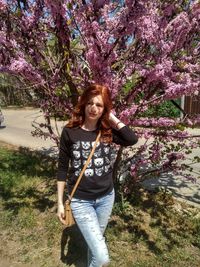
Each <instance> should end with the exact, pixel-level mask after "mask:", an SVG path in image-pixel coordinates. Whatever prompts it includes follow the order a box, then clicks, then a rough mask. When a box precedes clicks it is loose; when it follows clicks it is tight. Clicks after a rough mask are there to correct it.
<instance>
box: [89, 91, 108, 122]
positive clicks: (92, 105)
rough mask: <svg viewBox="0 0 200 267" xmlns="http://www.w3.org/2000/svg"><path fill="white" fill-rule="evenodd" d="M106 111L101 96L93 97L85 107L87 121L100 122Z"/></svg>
mask: <svg viewBox="0 0 200 267" xmlns="http://www.w3.org/2000/svg"><path fill="white" fill-rule="evenodd" d="M103 111H104V103H103V99H102V96H101V95H97V96H94V97H91V98H90V99H89V101H88V102H87V104H86V106H85V119H86V120H89V121H93V122H96V123H97V122H98V120H99V118H101V115H102V114H103Z"/></svg>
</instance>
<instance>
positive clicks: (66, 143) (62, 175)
mask: <svg viewBox="0 0 200 267" xmlns="http://www.w3.org/2000/svg"><path fill="white" fill-rule="evenodd" d="M69 160H70V139H69V136H68V133H67V128H66V127H64V128H63V130H62V134H61V138H60V149H59V159H58V172H57V180H58V181H66V177H67V171H68V167H69Z"/></svg>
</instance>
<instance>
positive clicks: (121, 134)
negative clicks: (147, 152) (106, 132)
mask: <svg viewBox="0 0 200 267" xmlns="http://www.w3.org/2000/svg"><path fill="white" fill-rule="evenodd" d="M137 141H138V137H137V136H136V134H135V133H134V131H133V130H132V129H131V128H129V127H128V126H124V127H122V128H121V129H120V130H118V131H117V130H115V129H113V142H114V143H116V144H119V145H122V146H132V145H135V144H136V143H137Z"/></svg>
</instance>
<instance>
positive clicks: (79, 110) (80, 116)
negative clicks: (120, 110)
mask: <svg viewBox="0 0 200 267" xmlns="http://www.w3.org/2000/svg"><path fill="white" fill-rule="evenodd" d="M97 95H101V97H102V99H103V103H104V110H103V114H102V116H101V118H100V119H99V121H98V125H97V126H98V128H99V129H101V132H102V135H101V136H102V140H103V141H105V142H111V141H112V131H111V125H110V122H109V114H110V111H111V109H112V100H111V94H110V91H109V89H108V88H107V87H106V86H104V85H100V84H90V85H89V86H88V87H87V88H86V89H85V90H84V92H83V94H82V95H81V97H80V99H79V101H78V103H77V105H76V106H75V109H74V112H73V115H72V118H71V120H70V121H69V122H68V123H67V127H69V128H73V127H79V126H81V125H82V124H83V123H84V121H85V106H86V105H87V103H88V101H89V100H90V99H91V98H92V97H95V96H97Z"/></svg>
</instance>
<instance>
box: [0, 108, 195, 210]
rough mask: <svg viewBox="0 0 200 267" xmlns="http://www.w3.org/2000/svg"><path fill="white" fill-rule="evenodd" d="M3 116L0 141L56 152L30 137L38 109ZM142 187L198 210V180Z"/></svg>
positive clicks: (154, 180)
mask: <svg viewBox="0 0 200 267" xmlns="http://www.w3.org/2000/svg"><path fill="white" fill-rule="evenodd" d="M3 114H4V116H5V121H4V123H3V124H2V126H1V127H0V140H1V141H4V142H7V143H10V144H13V145H19V146H25V147H29V148H32V149H37V150H40V151H45V152H50V153H51V151H52V149H55V150H56V147H55V144H54V143H53V142H52V141H51V140H49V139H47V140H44V139H41V138H36V137H33V136H32V135H31V131H32V130H33V129H34V128H33V127H32V121H34V120H35V121H37V122H43V118H42V114H41V113H40V111H39V110H38V109H26V110H23V109H18V110H11V109H5V110H3ZM64 124H65V123H64V122H59V124H58V129H59V131H61V129H62V127H63V126H64ZM193 131H194V134H200V132H199V129H197V130H193ZM141 142H142V141H140V143H141ZM199 154H200V153H199V148H198V149H196V150H194V151H193V155H199ZM194 170H195V171H196V173H197V174H196V177H197V178H198V177H199V175H200V163H199V164H196V165H195V166H194ZM144 185H145V186H146V187H149V188H154V187H157V186H161V187H164V188H165V187H167V188H168V189H170V190H171V191H172V192H173V195H174V196H175V197H177V198H178V199H180V200H183V201H186V202H188V203H190V204H192V205H195V206H197V207H199V208H200V179H197V181H196V183H193V182H191V181H188V180H184V179H183V178H181V177H174V176H170V175H167V176H162V177H160V178H152V179H150V180H148V181H146V182H145V183H144Z"/></svg>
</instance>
